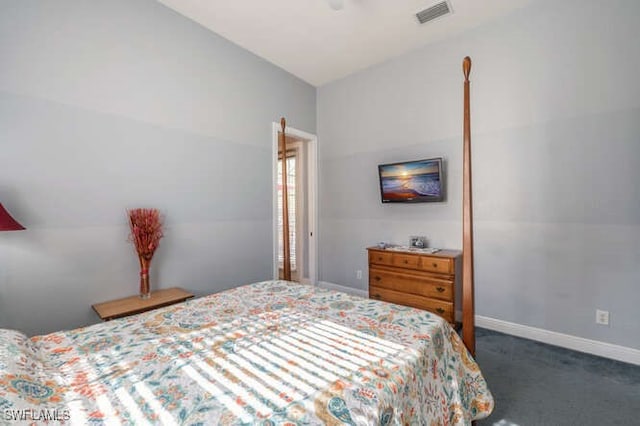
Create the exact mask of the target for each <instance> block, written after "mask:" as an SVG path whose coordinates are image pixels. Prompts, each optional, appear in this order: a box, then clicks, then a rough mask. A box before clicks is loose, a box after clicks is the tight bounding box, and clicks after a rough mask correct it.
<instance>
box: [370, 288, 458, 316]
mask: <svg viewBox="0 0 640 426" xmlns="http://www.w3.org/2000/svg"><path fill="white" fill-rule="evenodd" d="M369 297H370V298H371V299H375V300H382V301H384V302H390V303H395V304H398V305H404V306H411V307H414V308H418V309H424V310H425V311H429V312H433V313H434V314H437V315H440V316H441V317H442V318H444V319H445V320H446V321H448V322H450V323H453V320H454V315H453V303H451V302H444V301H442V300H437V299H430V298H428V297H422V296H416V295H415V294H409V293H400V292H398V291H394V290H389V289H386V288H381V287H373V286H370V287H369Z"/></svg>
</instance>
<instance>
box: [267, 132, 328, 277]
mask: <svg viewBox="0 0 640 426" xmlns="http://www.w3.org/2000/svg"><path fill="white" fill-rule="evenodd" d="M272 129H273V130H272V138H273V143H272V156H271V157H272V164H271V170H272V185H271V186H272V188H273V194H272V199H273V259H272V261H273V279H274V280H277V279H278V277H279V274H278V142H279V141H278V132H280V131H281V130H282V127H281V126H280V123H275V122H274V123H273V126H272ZM285 133H286V134H287V135H290V136H295V137H298V138H301V139H304V140H305V141H307V142H308V145H307V147H308V150H307V170H306V172H307V183H308V188H306V189H307V190H308V193H309V208H308V210H307V214H308V215H309V229H308V231H309V235H308V237H309V279H310V280H311V284H313V285H315V284H316V283H317V282H318V220H317V218H318V137H317V136H316V135H313V134H311V133H307V132H304V131H302V130H298V129H294V128H293V127H289V126H287V127H285Z"/></svg>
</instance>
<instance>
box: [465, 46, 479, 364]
mask: <svg viewBox="0 0 640 426" xmlns="http://www.w3.org/2000/svg"><path fill="white" fill-rule="evenodd" d="M462 72H463V74H464V128H463V144H464V147H463V150H464V153H463V184H462V341H463V342H464V344H465V346H466V347H467V349H469V352H470V353H471V355H473V356H475V354H476V334H475V306H474V290H473V203H472V199H471V107H470V101H469V74H470V73H471V58H470V57H468V56H467V57H465V58H464V60H463V61H462Z"/></svg>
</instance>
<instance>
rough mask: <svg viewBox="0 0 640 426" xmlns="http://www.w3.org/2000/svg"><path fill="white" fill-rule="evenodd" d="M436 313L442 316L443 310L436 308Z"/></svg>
mask: <svg viewBox="0 0 640 426" xmlns="http://www.w3.org/2000/svg"><path fill="white" fill-rule="evenodd" d="M436 312H437V313H439V314H440V315H442V314H444V309H442V308H438V309H436Z"/></svg>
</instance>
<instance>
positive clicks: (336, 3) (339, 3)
mask: <svg viewBox="0 0 640 426" xmlns="http://www.w3.org/2000/svg"><path fill="white" fill-rule="evenodd" d="M327 1H328V2H329V6H331V9H333V10H342V8H343V7H344V0H327Z"/></svg>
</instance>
